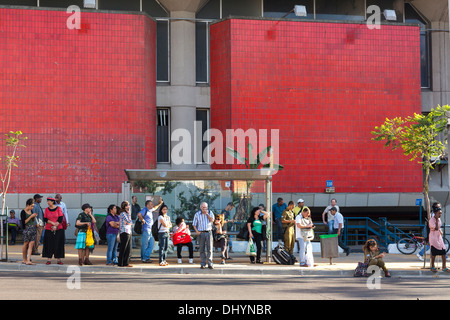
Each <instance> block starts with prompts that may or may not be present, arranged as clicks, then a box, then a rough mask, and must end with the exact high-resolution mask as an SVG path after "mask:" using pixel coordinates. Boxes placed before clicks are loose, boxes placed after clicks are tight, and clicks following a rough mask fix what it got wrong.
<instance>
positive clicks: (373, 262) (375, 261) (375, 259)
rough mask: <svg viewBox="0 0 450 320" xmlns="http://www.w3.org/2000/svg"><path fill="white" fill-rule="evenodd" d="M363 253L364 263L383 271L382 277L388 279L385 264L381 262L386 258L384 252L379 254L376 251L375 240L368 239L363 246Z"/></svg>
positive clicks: (388, 275) (388, 274)
mask: <svg viewBox="0 0 450 320" xmlns="http://www.w3.org/2000/svg"><path fill="white" fill-rule="evenodd" d="M363 252H364V263H368V267H369V266H377V267H378V268H381V269H383V272H384V276H385V277H387V278H389V277H390V276H391V274H390V273H389V271H388V269H387V268H386V264H385V263H384V261H383V258H384V257H385V256H386V252H383V253H380V250H379V249H378V244H377V242H376V241H375V240H373V239H369V240H367V242H366V243H365V244H364V246H363Z"/></svg>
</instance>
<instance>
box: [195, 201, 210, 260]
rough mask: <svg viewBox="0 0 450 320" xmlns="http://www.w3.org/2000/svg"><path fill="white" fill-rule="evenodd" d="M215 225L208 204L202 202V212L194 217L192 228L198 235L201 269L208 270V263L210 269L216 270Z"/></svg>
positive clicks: (198, 212)
mask: <svg viewBox="0 0 450 320" xmlns="http://www.w3.org/2000/svg"><path fill="white" fill-rule="evenodd" d="M213 223H214V214H213V213H212V212H211V211H210V210H208V204H207V203H206V202H202V203H201V204H200V211H197V213H196V214H195V215H194V220H193V221H192V226H193V227H194V230H195V232H196V233H197V239H198V244H199V249H200V268H201V269H205V268H206V262H208V268H209V269H214V266H213V260H212V257H213V251H212V248H213V237H212V232H211V231H212V226H213Z"/></svg>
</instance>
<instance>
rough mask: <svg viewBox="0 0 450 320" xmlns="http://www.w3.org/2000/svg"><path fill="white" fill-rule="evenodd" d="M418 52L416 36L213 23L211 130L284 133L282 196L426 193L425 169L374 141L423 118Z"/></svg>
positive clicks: (336, 27) (277, 183) (312, 25)
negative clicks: (381, 129)
mask: <svg viewBox="0 0 450 320" xmlns="http://www.w3.org/2000/svg"><path fill="white" fill-rule="evenodd" d="M419 44H420V43H419V28H418V27H416V26H406V25H402V26H399V25H383V26H381V29H379V30H370V29H369V28H368V27H367V26H366V25H365V24H364V23H358V24H357V23H329V22H297V21H295V22H294V21H273V20H256V19H255V20H246V19H228V20H225V21H221V22H218V23H215V24H213V25H212V26H211V127H212V128H219V129H221V130H222V132H224V133H225V130H226V129H238V128H241V129H243V130H244V131H245V130H247V129H250V128H255V129H259V128H265V129H268V130H269V132H270V129H279V136H280V137H279V163H280V164H282V165H284V167H285V169H284V170H282V171H280V172H278V173H277V174H276V176H274V179H273V180H274V185H273V191H274V192H277V193H290V192H292V193H295V192H300V193H308V192H316V193H322V192H324V190H325V187H326V181H327V180H332V181H333V184H334V187H335V188H336V192H346V193H352V192H400V193H401V192H421V186H422V173H421V169H420V165H418V164H417V163H415V162H408V161H405V157H404V156H403V155H402V154H401V153H395V152H392V151H390V150H387V149H386V150H383V148H382V144H381V143H376V142H373V141H371V133H370V132H371V131H372V130H373V129H374V127H375V126H376V125H380V124H381V123H382V122H383V121H384V120H385V119H386V117H397V116H408V115H411V114H413V113H414V112H416V113H420V112H421V84H420V67H419V59H420V47H419ZM268 141H270V139H269V140H268ZM254 148H255V149H256V146H254ZM224 154H225V153H224ZM213 167H214V168H224V167H227V168H230V167H232V168H242V166H241V165H238V164H236V165H233V166H227V165H215V166H213Z"/></svg>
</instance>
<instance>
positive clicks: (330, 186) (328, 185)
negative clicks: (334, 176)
mask: <svg viewBox="0 0 450 320" xmlns="http://www.w3.org/2000/svg"><path fill="white" fill-rule="evenodd" d="M327 188H333V180H327Z"/></svg>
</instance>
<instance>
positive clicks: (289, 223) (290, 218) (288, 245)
mask: <svg viewBox="0 0 450 320" xmlns="http://www.w3.org/2000/svg"><path fill="white" fill-rule="evenodd" d="M294 205H295V204H294V201H289V204H288V206H287V208H286V209H285V210H284V211H283V213H282V215H281V222H282V223H283V227H284V228H285V229H284V248H285V249H286V251H287V252H288V253H289V254H290V255H291V256H293V254H294V246H295V218H294V211H293V209H294Z"/></svg>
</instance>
